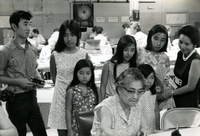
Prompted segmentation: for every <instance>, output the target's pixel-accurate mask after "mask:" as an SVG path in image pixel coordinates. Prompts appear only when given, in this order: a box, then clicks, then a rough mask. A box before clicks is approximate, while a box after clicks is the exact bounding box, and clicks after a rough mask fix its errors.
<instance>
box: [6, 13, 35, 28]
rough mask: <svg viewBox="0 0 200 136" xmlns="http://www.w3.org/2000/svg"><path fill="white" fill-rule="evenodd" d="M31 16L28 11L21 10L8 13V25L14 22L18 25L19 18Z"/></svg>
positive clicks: (29, 17)
mask: <svg viewBox="0 0 200 136" xmlns="http://www.w3.org/2000/svg"><path fill="white" fill-rule="evenodd" d="M32 17H33V16H32V15H31V13H30V12H28V11H23V10H18V11H15V12H13V13H12V14H11V15H10V19H9V22H10V26H11V24H15V25H16V26H17V27H18V23H19V22H20V20H21V19H26V20H31V18H32ZM11 28H12V26H11ZM12 29H13V28H12Z"/></svg>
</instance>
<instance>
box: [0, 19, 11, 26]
mask: <svg viewBox="0 0 200 136" xmlns="http://www.w3.org/2000/svg"><path fill="white" fill-rule="evenodd" d="M9 18H10V16H0V28H8V27H9V28H10V23H9Z"/></svg>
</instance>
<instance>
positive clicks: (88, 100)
mask: <svg viewBox="0 0 200 136" xmlns="http://www.w3.org/2000/svg"><path fill="white" fill-rule="evenodd" d="M69 90H72V129H73V131H74V135H75V136H79V134H78V126H77V122H76V118H75V112H82V111H91V110H93V109H94V107H95V105H96V104H97V99H96V97H95V94H94V92H93V90H92V89H90V88H88V90H87V93H83V91H82V90H81V89H80V88H79V86H78V85H76V86H75V87H72V88H70V89H69Z"/></svg>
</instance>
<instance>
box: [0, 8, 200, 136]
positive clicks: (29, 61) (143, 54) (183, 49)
mask: <svg viewBox="0 0 200 136" xmlns="http://www.w3.org/2000/svg"><path fill="white" fill-rule="evenodd" d="M31 18H32V15H31V14H30V13H29V12H26V11H16V12H14V13H13V14H12V15H11V16H10V25H11V28H12V29H13V31H14V38H13V39H12V40H11V41H10V42H9V43H7V44H6V45H5V46H4V47H3V48H1V49H0V58H1V61H0V83H3V84H8V87H7V88H6V90H7V91H9V92H12V93H13V94H14V97H13V100H12V101H7V103H6V109H7V112H8V117H9V119H10V121H11V122H12V123H11V122H10V123H9V124H13V125H11V126H12V128H14V129H15V127H16V129H17V132H18V134H19V136H25V135H26V124H28V125H29V127H30V129H31V131H32V132H33V135H36V136H37V135H39V136H46V135H47V133H46V130H45V126H44V121H43V119H42V116H41V113H40V109H39V106H38V103H37V97H36V87H43V85H41V84H38V83H33V82H31V80H30V78H31V77H35V78H37V79H41V77H40V75H39V73H38V71H37V61H36V58H37V56H36V51H37V49H36V48H35V47H34V46H32V45H31V44H30V43H29V42H28V41H27V38H28V36H29V32H30V28H31ZM178 37H179V48H180V51H179V52H178V55H177V56H178V57H177V60H176V63H175V68H174V76H175V77H174V79H173V82H174V84H171V82H170V81H169V80H171V78H170V77H169V75H168V72H169V70H170V60H169V57H168V56H167V55H166V54H165V52H166V51H167V45H168V31H167V29H166V27H165V26H163V25H160V24H157V25H154V26H153V27H152V28H151V29H150V31H149V33H148V35H147V40H146V45H145V46H144V47H138V45H137V40H136V38H134V36H132V35H124V36H122V37H121V38H120V39H119V42H118V44H117V49H116V53H115V54H114V55H113V56H112V58H111V59H110V60H108V61H107V62H106V63H105V64H104V66H103V70H102V74H101V85H100V88H98V87H97V86H96V84H95V78H94V77H95V75H94V66H93V63H92V62H91V61H90V57H89V54H88V53H87V50H85V49H83V48H80V46H79V42H80V38H81V32H80V28H79V25H78V24H77V22H76V21H75V20H66V21H64V22H63V23H62V24H61V26H60V28H59V35H58V40H57V42H56V44H55V48H54V50H53V52H52V53H51V56H50V72H51V76H52V80H53V83H54V84H55V86H54V95H53V99H52V103H51V108H50V113H49V119H48V126H49V127H51V128H54V129H57V132H58V135H59V136H66V135H67V136H79V135H80V134H79V131H78V125H77V122H76V119H75V114H76V112H83V111H91V110H92V111H94V121H93V126H92V129H91V135H93V136H101V135H106V136H133V135H134V136H136V135H139V134H141V133H143V134H144V135H148V134H150V133H154V131H156V130H159V129H160V124H159V123H160V116H159V112H160V111H161V110H162V109H168V108H173V107H198V104H199V88H200V70H199V66H200V55H199V54H198V53H197V52H196V51H195V48H196V47H199V46H200V44H199V30H198V29H196V28H195V27H194V26H192V25H185V26H183V27H181V29H180V30H179V33H178ZM1 123H3V122H0V124H1ZM1 126H3V125H0V134H1V133H4V132H3V129H4V127H1ZM10 133H14V132H10ZM15 133H16V132H15ZM13 135H14V134H13Z"/></svg>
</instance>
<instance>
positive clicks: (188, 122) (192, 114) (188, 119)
mask: <svg viewBox="0 0 200 136" xmlns="http://www.w3.org/2000/svg"><path fill="white" fill-rule="evenodd" d="M177 126H178V127H179V128H188V127H198V126H200V109H198V108H173V109H170V110H167V111H166V112H165V113H164V114H163V116H162V118H161V130H168V129H173V128H176V127H177Z"/></svg>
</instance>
